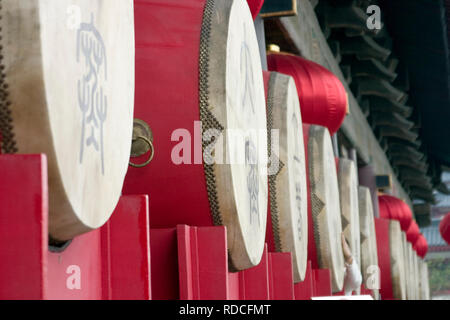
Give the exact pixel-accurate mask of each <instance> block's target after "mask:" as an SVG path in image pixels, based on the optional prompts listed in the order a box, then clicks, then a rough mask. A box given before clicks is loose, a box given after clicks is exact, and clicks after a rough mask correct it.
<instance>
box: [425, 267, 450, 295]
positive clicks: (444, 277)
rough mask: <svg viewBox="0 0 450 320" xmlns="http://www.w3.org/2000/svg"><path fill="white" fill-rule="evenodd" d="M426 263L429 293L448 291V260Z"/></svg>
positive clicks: (449, 281)
mask: <svg viewBox="0 0 450 320" xmlns="http://www.w3.org/2000/svg"><path fill="white" fill-rule="evenodd" d="M427 262H428V273H429V277H430V291H431V295H433V292H442V291H450V259H443V258H442V259H433V260H429V261H427Z"/></svg>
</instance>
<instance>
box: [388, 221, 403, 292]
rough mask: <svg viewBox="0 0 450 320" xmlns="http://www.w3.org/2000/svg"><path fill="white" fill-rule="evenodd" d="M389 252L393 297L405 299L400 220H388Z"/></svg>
mask: <svg viewBox="0 0 450 320" xmlns="http://www.w3.org/2000/svg"><path fill="white" fill-rule="evenodd" d="M389 252H390V260H391V279H392V293H393V296H394V299H397V300H406V274H405V272H404V270H405V264H404V254H403V243H402V230H401V227H400V222H398V221H394V220H391V221H390V222H389Z"/></svg>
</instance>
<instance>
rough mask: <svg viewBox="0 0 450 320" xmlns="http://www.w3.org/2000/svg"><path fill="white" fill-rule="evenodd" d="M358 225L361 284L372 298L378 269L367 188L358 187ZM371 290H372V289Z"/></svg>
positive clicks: (374, 292)
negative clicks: (369, 291) (359, 232)
mask: <svg viewBox="0 0 450 320" xmlns="http://www.w3.org/2000/svg"><path fill="white" fill-rule="evenodd" d="M358 196H359V225H360V231H361V274H362V276H363V283H364V284H365V285H366V287H367V288H368V289H371V290H372V293H373V295H374V298H377V297H378V296H379V290H378V289H376V288H379V283H376V281H379V279H377V277H376V276H374V275H375V271H376V270H377V269H378V253H377V240H376V234H375V221H374V214H373V207H372V198H371V195H370V190H369V188H366V187H361V186H360V187H359V189H358ZM372 288H373V289H372Z"/></svg>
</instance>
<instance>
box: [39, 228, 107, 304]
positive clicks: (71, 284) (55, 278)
mask: <svg viewBox="0 0 450 320" xmlns="http://www.w3.org/2000/svg"><path fill="white" fill-rule="evenodd" d="M104 253H106V252H104ZM109 276H110V273H109V272H108V267H107V266H105V268H104V272H103V270H102V234H101V231H100V230H94V231H91V232H89V233H86V234H84V235H81V236H79V237H76V238H75V239H74V240H72V242H71V243H70V245H69V246H68V247H67V248H66V249H65V250H64V251H63V252H61V253H53V252H49V253H48V276H47V279H46V280H47V281H48V288H49V290H48V291H49V292H48V299H51V300H101V299H105V300H106V299H108V298H109V297H110V294H111V293H112V288H111V287H110V281H109Z"/></svg>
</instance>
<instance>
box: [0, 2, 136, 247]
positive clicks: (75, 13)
mask: <svg viewBox="0 0 450 320" xmlns="http://www.w3.org/2000/svg"><path fill="white" fill-rule="evenodd" d="M1 16H2V19H1V22H0V27H1V56H2V61H1V64H2V68H3V71H2V72H3V76H2V100H3V101H2V103H1V107H0V119H1V120H0V131H1V135H2V137H3V138H2V151H3V152H4V153H27V154H29V153H45V154H46V155H47V159H48V181H49V232H50V235H51V237H52V238H53V239H55V240H59V241H65V240H69V239H71V238H73V237H74V236H76V235H79V234H81V233H84V232H88V231H90V230H92V229H95V228H98V227H100V226H102V225H103V224H104V223H105V222H106V221H107V220H108V218H109V217H110V215H111V214H112V212H113V211H114V209H115V207H116V205H117V202H118V200H119V197H120V194H121V190H122V185H123V180H124V177H125V173H126V171H127V168H128V161H129V155H130V146H131V140H130V139H131V134H132V126H133V120H132V119H133V106H134V105H133V100H134V13H133V1H132V0H112V1H110V0H108V1H106V0H94V1H92V0H70V1H69V0H60V1H51V0H40V1H38V0H29V1H14V0H5V1H2V4H1Z"/></svg>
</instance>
